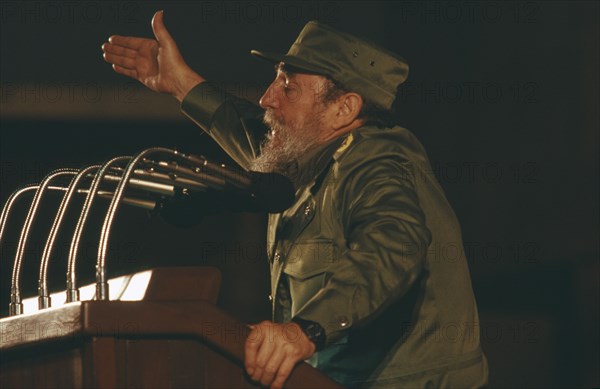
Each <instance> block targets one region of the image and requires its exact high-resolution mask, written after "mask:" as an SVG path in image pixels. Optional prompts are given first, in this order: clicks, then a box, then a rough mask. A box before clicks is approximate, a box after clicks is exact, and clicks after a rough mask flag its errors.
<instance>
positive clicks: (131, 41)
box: [108, 35, 152, 50]
mask: <svg viewBox="0 0 600 389" xmlns="http://www.w3.org/2000/svg"><path fill="white" fill-rule="evenodd" d="M149 40H152V39H147V38H138V37H134V36H120V35H113V36H111V37H110V38H108V42H109V43H112V44H113V45H117V46H123V47H127V48H129V49H133V50H136V49H139V48H140V47H142V46H143V45H144V44H146V42H148V41H149Z"/></svg>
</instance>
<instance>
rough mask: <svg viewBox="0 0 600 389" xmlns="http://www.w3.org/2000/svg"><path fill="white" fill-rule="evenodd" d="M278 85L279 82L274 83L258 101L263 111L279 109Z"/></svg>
mask: <svg viewBox="0 0 600 389" xmlns="http://www.w3.org/2000/svg"><path fill="white" fill-rule="evenodd" d="M277 83H278V81H277V80H275V81H273V82H272V83H271V85H269V87H268V88H267V90H266V91H265V93H264V94H263V95H262V97H261V98H260V100H259V101H258V104H259V105H260V107H261V108H262V109H267V108H277V107H279V100H278V98H277V96H276V93H277V92H276V91H277V85H276V84H277Z"/></svg>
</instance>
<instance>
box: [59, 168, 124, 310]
mask: <svg viewBox="0 0 600 389" xmlns="http://www.w3.org/2000/svg"><path fill="white" fill-rule="evenodd" d="M130 159H131V157H129V156H122V157H115V158H113V159H111V160H109V161H107V162H105V163H104V165H102V167H101V168H100V170H98V172H97V173H96V176H95V177H94V179H93V180H92V184H91V185H90V189H89V192H88V194H87V196H86V198H85V202H84V204H83V208H82V210H81V214H80V215H79V219H78V220H77V225H76V226H75V232H74V233H73V238H72V239H71V246H70V248H69V259H68V263H67V302H73V301H79V289H78V288H77V273H76V272H75V270H76V264H77V253H78V251H79V242H80V240H81V236H82V234H83V229H84V227H85V223H86V221H87V218H88V215H89V213H90V208H91V207H92V204H93V203H94V199H95V198H96V193H97V192H98V188H99V186H100V183H101V182H102V180H103V178H104V176H105V175H106V173H107V172H108V170H109V169H111V168H112V167H113V166H116V165H117V164H118V163H121V162H124V161H128V160H130Z"/></svg>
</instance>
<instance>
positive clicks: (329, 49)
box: [251, 21, 408, 110]
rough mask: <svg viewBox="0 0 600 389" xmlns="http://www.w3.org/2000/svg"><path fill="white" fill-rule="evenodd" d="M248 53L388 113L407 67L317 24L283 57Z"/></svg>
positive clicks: (377, 49) (379, 49) (385, 52)
mask: <svg viewBox="0 0 600 389" xmlns="http://www.w3.org/2000/svg"><path fill="white" fill-rule="evenodd" d="M251 53H252V54H253V55H255V56H257V57H260V58H264V59H266V60H269V61H272V62H283V63H285V64H287V65H290V66H292V67H294V68H298V69H299V70H304V71H307V72H309V73H315V74H320V75H324V76H328V77H330V78H331V79H333V80H335V81H337V82H338V83H340V84H341V85H343V86H344V87H345V88H347V89H349V90H351V91H354V92H356V93H359V94H360V95H361V96H362V97H363V98H365V99H368V100H370V101H372V102H373V103H375V104H376V105H378V106H380V107H381V108H384V109H388V110H389V109H390V108H391V106H392V102H393V101H394V99H395V98H396V91H397V88H398V86H399V85H400V84H402V83H403V82H404V81H405V80H406V77H407V76H408V64H407V63H406V62H405V61H404V59H402V58H401V57H399V56H398V55H396V54H394V53H392V52H390V51H388V50H386V49H384V48H382V47H379V46H377V45H375V44H374V43H371V42H369V41H367V40H366V39H362V38H358V37H355V36H353V35H350V34H347V33H344V32H340V31H337V30H336V29H334V28H332V27H330V26H328V25H325V24H323V23H319V22H317V21H311V22H308V23H307V24H306V25H305V26H304V28H303V29H302V31H301V32H300V35H298V38H297V39H296V41H295V42H294V44H292V47H290V49H289V51H288V52H287V54H276V53H271V52H265V51H257V50H252V51H251Z"/></svg>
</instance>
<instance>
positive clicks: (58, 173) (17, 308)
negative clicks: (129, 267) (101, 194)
mask: <svg viewBox="0 0 600 389" xmlns="http://www.w3.org/2000/svg"><path fill="white" fill-rule="evenodd" d="M77 172H78V170H77V169H69V168H65V169H57V170H55V171H53V172H51V173H50V174H48V175H47V176H46V177H44V179H43V180H42V181H41V182H40V185H39V187H38V188H37V190H36V192H35V195H34V197H33V201H32V202H31V206H30V207H29V211H28V213H27V217H26V218H25V223H24V225H23V228H22V230H21V236H20V237H19V243H18V245H17V254H16V256H15V262H14V265H13V272H12V279H11V287H10V304H9V314H10V315H11V316H14V315H19V314H21V313H23V303H22V299H21V285H20V276H21V264H22V263H23V256H24V254H25V245H26V244H27V238H28V236H29V230H30V229H31V225H32V224H33V221H34V219H35V216H36V214H37V210H38V207H39V205H40V201H41V200H42V196H43V194H44V192H45V191H46V188H47V187H48V185H49V184H50V182H51V181H53V180H54V179H56V178H59V177H63V176H73V175H75V174H77Z"/></svg>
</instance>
